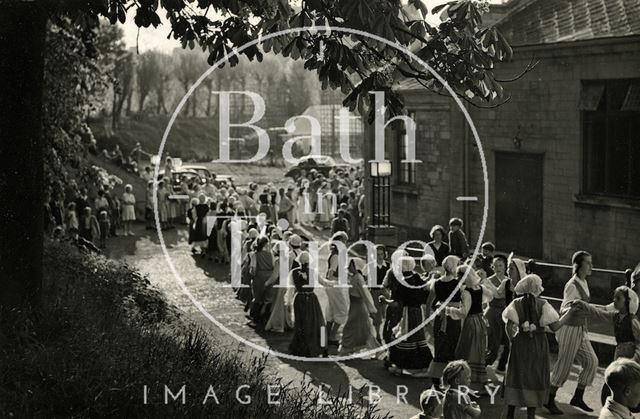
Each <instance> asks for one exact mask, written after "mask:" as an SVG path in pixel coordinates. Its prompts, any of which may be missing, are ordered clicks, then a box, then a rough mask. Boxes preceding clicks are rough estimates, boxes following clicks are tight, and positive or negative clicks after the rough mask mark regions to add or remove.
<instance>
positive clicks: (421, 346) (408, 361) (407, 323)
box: [385, 256, 433, 377]
mask: <svg viewBox="0 0 640 419" xmlns="http://www.w3.org/2000/svg"><path fill="white" fill-rule="evenodd" d="M415 265H416V262H415V261H414V259H413V258H412V257H410V256H403V257H402V258H400V269H401V271H400V272H398V271H397V268H395V267H394V270H396V272H394V275H397V280H398V289H397V290H396V293H395V299H396V302H397V303H398V304H400V307H402V318H401V320H400V323H399V324H398V326H396V328H395V330H394V332H395V336H394V337H395V338H396V339H399V338H402V337H404V339H403V340H402V341H400V342H398V343H396V344H395V345H393V346H391V347H390V348H389V360H390V362H391V364H392V365H391V366H390V367H389V371H391V372H393V373H395V374H398V375H400V374H406V375H410V376H412V377H426V376H427V374H428V368H429V364H430V363H431V360H432V359H433V355H432V354H431V350H430V349H429V346H427V336H426V335H425V330H424V328H421V329H420V330H418V331H416V332H415V333H412V334H410V332H412V331H414V330H415V329H416V328H418V327H419V326H420V325H421V324H422V323H423V322H424V313H423V311H422V306H423V305H424V304H426V303H427V297H428V296H429V291H428V290H427V287H426V285H427V284H426V282H425V281H424V279H423V278H422V277H421V276H420V275H419V274H417V273H416V272H415V270H414V269H415ZM385 302H386V303H387V304H389V303H392V302H393V301H388V300H387V301H385Z"/></svg>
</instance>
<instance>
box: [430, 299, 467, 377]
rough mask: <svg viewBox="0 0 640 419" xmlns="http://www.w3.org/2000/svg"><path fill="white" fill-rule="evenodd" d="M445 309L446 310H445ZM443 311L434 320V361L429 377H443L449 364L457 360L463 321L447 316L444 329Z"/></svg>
mask: <svg viewBox="0 0 640 419" xmlns="http://www.w3.org/2000/svg"><path fill="white" fill-rule="evenodd" d="M443 311H444V310H443ZM442 326H443V324H442V313H441V314H439V315H438V316H437V317H436V318H435V319H434V321H433V349H434V354H433V361H432V362H431V365H429V377H433V378H441V377H442V371H443V370H444V367H446V366H447V364H448V363H449V362H451V361H453V360H455V359H456V358H455V353H456V346H458V339H459V338H460V329H461V326H462V325H461V322H460V320H454V319H452V318H451V317H447V322H446V329H445V330H442V328H443V327H442Z"/></svg>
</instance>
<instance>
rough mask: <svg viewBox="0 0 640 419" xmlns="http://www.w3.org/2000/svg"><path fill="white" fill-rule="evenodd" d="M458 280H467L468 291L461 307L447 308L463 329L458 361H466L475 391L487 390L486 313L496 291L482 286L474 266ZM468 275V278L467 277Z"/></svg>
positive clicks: (460, 272)
mask: <svg viewBox="0 0 640 419" xmlns="http://www.w3.org/2000/svg"><path fill="white" fill-rule="evenodd" d="M457 273H458V278H459V280H462V278H464V285H465V288H464V291H463V292H462V304H461V305H460V307H446V309H445V311H446V313H447V316H450V317H451V318H453V319H457V320H461V321H463V323H462V329H461V330H460V338H459V339H458V344H457V346H456V349H455V357H456V358H457V359H465V360H467V362H468V365H469V367H470V369H471V389H473V390H475V391H485V387H484V386H485V384H486V383H487V381H488V380H487V367H486V364H485V362H486V355H487V325H486V323H485V321H484V317H483V313H482V303H483V301H485V302H488V301H490V300H491V298H493V292H492V291H491V290H490V289H489V288H488V287H486V286H482V285H481V284H480V276H478V274H477V273H476V272H475V271H474V270H473V269H472V268H471V266H470V265H461V266H459V267H458V269H457ZM465 275H466V277H465Z"/></svg>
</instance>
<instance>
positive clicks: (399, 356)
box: [389, 307, 433, 370]
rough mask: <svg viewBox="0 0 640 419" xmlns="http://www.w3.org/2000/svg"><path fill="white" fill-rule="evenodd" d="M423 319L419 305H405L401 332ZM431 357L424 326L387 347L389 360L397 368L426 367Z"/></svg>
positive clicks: (416, 324)
mask: <svg viewBox="0 0 640 419" xmlns="http://www.w3.org/2000/svg"><path fill="white" fill-rule="evenodd" d="M423 321H424V316H423V312H422V308H421V307H405V308H404V310H403V315H402V319H401V320H400V325H399V326H401V329H402V333H403V334H404V333H409V332H411V331H412V330H413V329H415V328H416V327H418V326H419V325H420V324H422V322H423ZM404 322H406V323H404ZM398 337H400V336H398ZM432 359H433V355H432V354H431V350H430V349H429V346H428V345H427V337H426V335H425V331H424V328H422V329H420V330H418V331H416V332H415V333H414V334H412V335H411V336H409V337H407V338H406V339H404V340H403V341H401V342H399V343H397V344H396V345H393V346H392V347H390V348H389V360H390V361H391V362H392V363H393V364H395V366H396V367H398V368H403V369H411V370H422V369H427V368H428V367H429V364H430V363H431V360H432Z"/></svg>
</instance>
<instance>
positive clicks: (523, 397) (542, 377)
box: [504, 329, 551, 407]
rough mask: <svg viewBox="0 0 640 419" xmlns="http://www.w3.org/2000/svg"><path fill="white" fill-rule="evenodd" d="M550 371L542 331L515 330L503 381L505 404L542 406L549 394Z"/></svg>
mask: <svg viewBox="0 0 640 419" xmlns="http://www.w3.org/2000/svg"><path fill="white" fill-rule="evenodd" d="M534 367H535V368H534ZM549 374H550V367H549V342H548V341H547V336H546V333H544V330H543V329H542V330H540V331H536V332H533V333H528V332H520V333H518V334H517V335H516V336H515V337H514V338H513V340H512V341H511V351H510V353H509V364H508V367H507V373H506V377H505V383H504V387H505V388H504V402H505V404H507V405H509V406H526V407H542V405H543V404H544V403H546V401H547V398H548V396H549V388H550V386H551V382H550V378H549Z"/></svg>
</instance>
